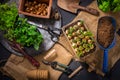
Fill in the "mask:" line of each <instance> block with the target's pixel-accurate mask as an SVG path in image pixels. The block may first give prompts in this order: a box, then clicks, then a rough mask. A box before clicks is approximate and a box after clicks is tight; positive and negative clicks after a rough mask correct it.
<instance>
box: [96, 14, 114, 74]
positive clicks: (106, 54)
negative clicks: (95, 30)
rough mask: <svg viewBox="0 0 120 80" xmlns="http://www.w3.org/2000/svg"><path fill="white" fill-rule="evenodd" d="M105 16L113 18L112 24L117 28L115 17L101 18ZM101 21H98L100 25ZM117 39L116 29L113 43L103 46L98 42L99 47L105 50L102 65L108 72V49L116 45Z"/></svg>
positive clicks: (104, 70) (105, 71)
mask: <svg viewBox="0 0 120 80" xmlns="http://www.w3.org/2000/svg"><path fill="white" fill-rule="evenodd" d="M105 17H108V18H110V19H111V20H112V25H113V27H114V28H115V29H116V21H115V19H114V18H113V17H111V16H104V17H101V18H100V19H102V18H105ZM100 19H99V21H100ZM99 21H98V26H99ZM97 39H98V35H97ZM115 41H116V38H115V31H114V39H113V41H112V43H111V44H110V45H109V46H108V47H107V48H105V47H103V46H102V45H100V44H99V43H98V44H99V47H100V48H101V49H103V50H104V55H103V67H102V70H103V72H104V73H107V72H108V50H109V49H111V48H112V47H114V45H115Z"/></svg>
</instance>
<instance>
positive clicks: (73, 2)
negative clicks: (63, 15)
mask: <svg viewBox="0 0 120 80" xmlns="http://www.w3.org/2000/svg"><path fill="white" fill-rule="evenodd" d="M79 2H80V0H58V1H57V5H58V6H59V7H60V8H62V9H64V10H66V11H69V12H72V13H77V10H78V9H79V10H82V11H85V12H88V13H90V14H92V15H96V16H98V15H99V12H98V11H97V10H96V9H93V8H89V7H83V6H80V5H79Z"/></svg>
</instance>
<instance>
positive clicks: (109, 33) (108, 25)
mask: <svg viewBox="0 0 120 80" xmlns="http://www.w3.org/2000/svg"><path fill="white" fill-rule="evenodd" d="M114 30H115V29H114V27H113V25H112V20H111V19H110V18H101V19H100V21H99V23H98V32H97V40H98V42H99V44H100V45H101V46H103V47H104V48H107V47H109V46H110V44H111V43H112V41H113V39H114Z"/></svg>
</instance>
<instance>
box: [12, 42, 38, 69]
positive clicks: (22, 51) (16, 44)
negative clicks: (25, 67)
mask: <svg viewBox="0 0 120 80" xmlns="http://www.w3.org/2000/svg"><path fill="white" fill-rule="evenodd" d="M12 47H14V48H15V49H16V50H17V51H19V52H20V53H21V54H22V55H23V56H24V57H25V58H27V59H28V61H29V62H30V63H31V64H32V65H33V66H35V67H36V68H39V67H40V63H39V62H38V61H37V60H36V59H34V58H33V57H32V56H30V55H28V54H27V53H26V52H25V51H24V50H23V49H22V48H21V46H20V44H18V43H16V42H13V45H12Z"/></svg>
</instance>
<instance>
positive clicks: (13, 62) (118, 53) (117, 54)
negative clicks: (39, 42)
mask: <svg viewBox="0 0 120 80" xmlns="http://www.w3.org/2000/svg"><path fill="white" fill-rule="evenodd" d="M90 7H93V8H96V9H98V7H97V3H96V1H94V2H93V3H92V4H90ZM98 10H99V9H98ZM99 12H100V16H99V17H97V16H93V15H91V14H88V13H86V12H80V13H79V14H78V15H77V17H76V18H75V19H74V20H73V21H76V20H79V19H82V20H84V21H85V23H86V24H87V26H88V28H89V30H90V31H92V32H93V34H94V36H95V39H96V31H97V22H98V19H99V18H100V17H101V16H104V15H111V16H113V17H114V18H115V19H116V21H117V29H118V28H120V12H119V13H103V12H101V11H100V10H99ZM60 42H61V43H62V44H64V46H65V47H66V48H67V49H68V50H69V51H70V52H72V51H71V50H72V49H71V48H70V46H69V44H68V42H67V41H66V38H65V36H64V35H61V37H60ZM96 45H97V44H96ZM119 47H120V37H119V36H118V35H117V34H116V45H115V46H114V47H113V48H112V49H110V50H109V60H108V61H109V69H111V68H112V67H113V65H114V64H115V62H116V61H117V60H118V59H120V49H119ZM53 48H54V49H56V51H57V54H58V55H59V58H56V60H57V61H59V62H61V63H63V64H66V65H67V64H68V63H69V62H70V60H71V58H72V56H71V54H70V52H69V51H67V50H66V49H65V48H63V47H62V46H60V45H59V44H55V45H54V47H53ZM47 53H49V52H46V53H44V54H41V55H38V56H36V57H35V58H36V59H37V60H38V61H39V62H40V63H41V59H42V58H43V56H44V55H46V54H47ZM102 57H103V50H101V49H100V48H99V47H98V46H96V51H95V52H93V53H92V54H90V55H89V56H87V57H86V58H84V59H82V60H81V61H84V62H86V63H88V64H89V65H90V66H91V68H92V69H93V70H96V72H99V71H101V68H102V60H103V58H102ZM22 60H23V58H22V57H18V56H15V55H11V57H10V58H9V60H8V62H7V63H6V65H5V66H4V68H3V69H4V70H5V71H6V72H8V73H9V74H11V76H13V77H14V78H15V79H16V80H27V78H26V77H25V72H26V71H29V70H32V69H35V68H34V67H33V66H32V65H31V64H30V63H29V62H28V60H26V59H24V60H23V61H22ZM20 62H21V63H20ZM40 69H48V70H49V73H50V80H58V78H59V76H60V75H61V72H58V71H55V70H52V69H51V68H50V67H48V66H45V65H43V64H42V63H41V67H40Z"/></svg>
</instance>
